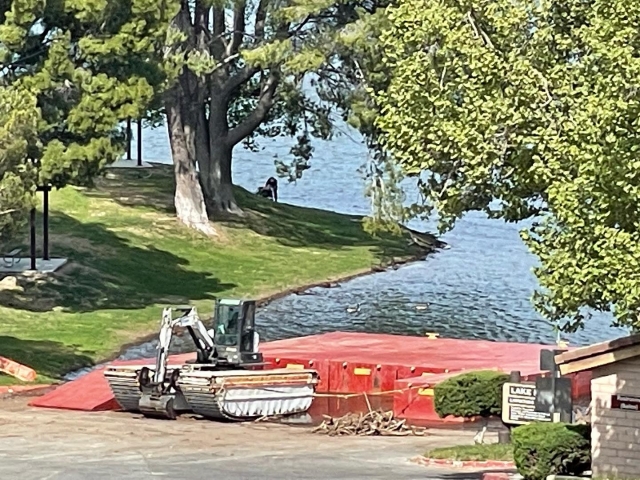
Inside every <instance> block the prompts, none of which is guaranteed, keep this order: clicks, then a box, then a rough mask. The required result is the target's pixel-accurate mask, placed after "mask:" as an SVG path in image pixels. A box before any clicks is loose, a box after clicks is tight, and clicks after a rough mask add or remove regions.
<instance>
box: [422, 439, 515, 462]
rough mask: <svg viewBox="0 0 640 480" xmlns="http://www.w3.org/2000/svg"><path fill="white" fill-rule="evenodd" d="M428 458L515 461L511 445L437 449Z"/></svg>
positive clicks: (498, 444) (461, 446)
mask: <svg viewBox="0 0 640 480" xmlns="http://www.w3.org/2000/svg"><path fill="white" fill-rule="evenodd" d="M425 457H427V458H437V459H443V460H463V461H485V460H503V461H512V460H513V445H511V444H510V443H489V444H483V445H458V446H455V447H447V448H436V449H434V450H431V451H429V452H427V453H425Z"/></svg>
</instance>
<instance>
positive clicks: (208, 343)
mask: <svg viewBox="0 0 640 480" xmlns="http://www.w3.org/2000/svg"><path fill="white" fill-rule="evenodd" d="M173 310H174V309H172V308H165V309H163V311H162V322H161V325H160V335H159V336H158V347H157V349H158V353H157V354H156V371H155V375H154V382H155V383H162V382H164V379H165V376H166V374H167V362H168V359H169V347H170V346H171V340H172V338H173V334H174V332H175V330H177V329H185V328H186V329H188V330H189V334H190V335H191V337H192V338H193V341H194V343H195V346H196V348H197V349H198V350H199V351H200V352H205V353H208V352H210V351H211V350H213V348H214V341H213V339H212V338H211V336H210V335H209V332H208V331H207V328H206V327H205V325H204V324H203V323H202V320H200V317H199V316H198V311H197V310H196V308H195V307H189V308H180V309H175V310H178V311H182V312H183V314H182V315H181V316H179V317H178V318H173Z"/></svg>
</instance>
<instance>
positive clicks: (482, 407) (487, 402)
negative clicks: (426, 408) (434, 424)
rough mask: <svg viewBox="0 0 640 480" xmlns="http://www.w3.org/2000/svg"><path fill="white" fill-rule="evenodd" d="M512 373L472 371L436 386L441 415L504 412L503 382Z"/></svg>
mask: <svg viewBox="0 0 640 480" xmlns="http://www.w3.org/2000/svg"><path fill="white" fill-rule="evenodd" d="M508 380H509V376H508V375H506V374H504V373H501V372H495V371H491V370H489V371H479V372H469V373H463V374H461V375H457V376H455V377H451V378H449V379H447V380H445V381H444V382H442V383H440V384H438V385H436V386H435V388H434V407H435V410H436V412H437V413H438V415H439V416H440V417H446V416H448V415H454V416H456V417H473V416H482V417H490V416H492V415H500V414H501V413H502V385H504V384H505V382H507V381H508Z"/></svg>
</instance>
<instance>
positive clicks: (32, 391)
mask: <svg viewBox="0 0 640 480" xmlns="http://www.w3.org/2000/svg"><path fill="white" fill-rule="evenodd" d="M56 386H57V385H6V386H2V387H0V398H5V397H9V396H18V395H19V396H23V395H24V396H29V395H38V394H40V393H44V392H45V391H47V390H49V389H52V387H56Z"/></svg>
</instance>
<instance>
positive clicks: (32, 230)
mask: <svg viewBox="0 0 640 480" xmlns="http://www.w3.org/2000/svg"><path fill="white" fill-rule="evenodd" d="M29 237H30V238H29V240H30V243H31V245H30V247H31V252H30V254H31V270H35V269H36V209H35V208H32V209H31V212H30V215H29Z"/></svg>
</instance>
